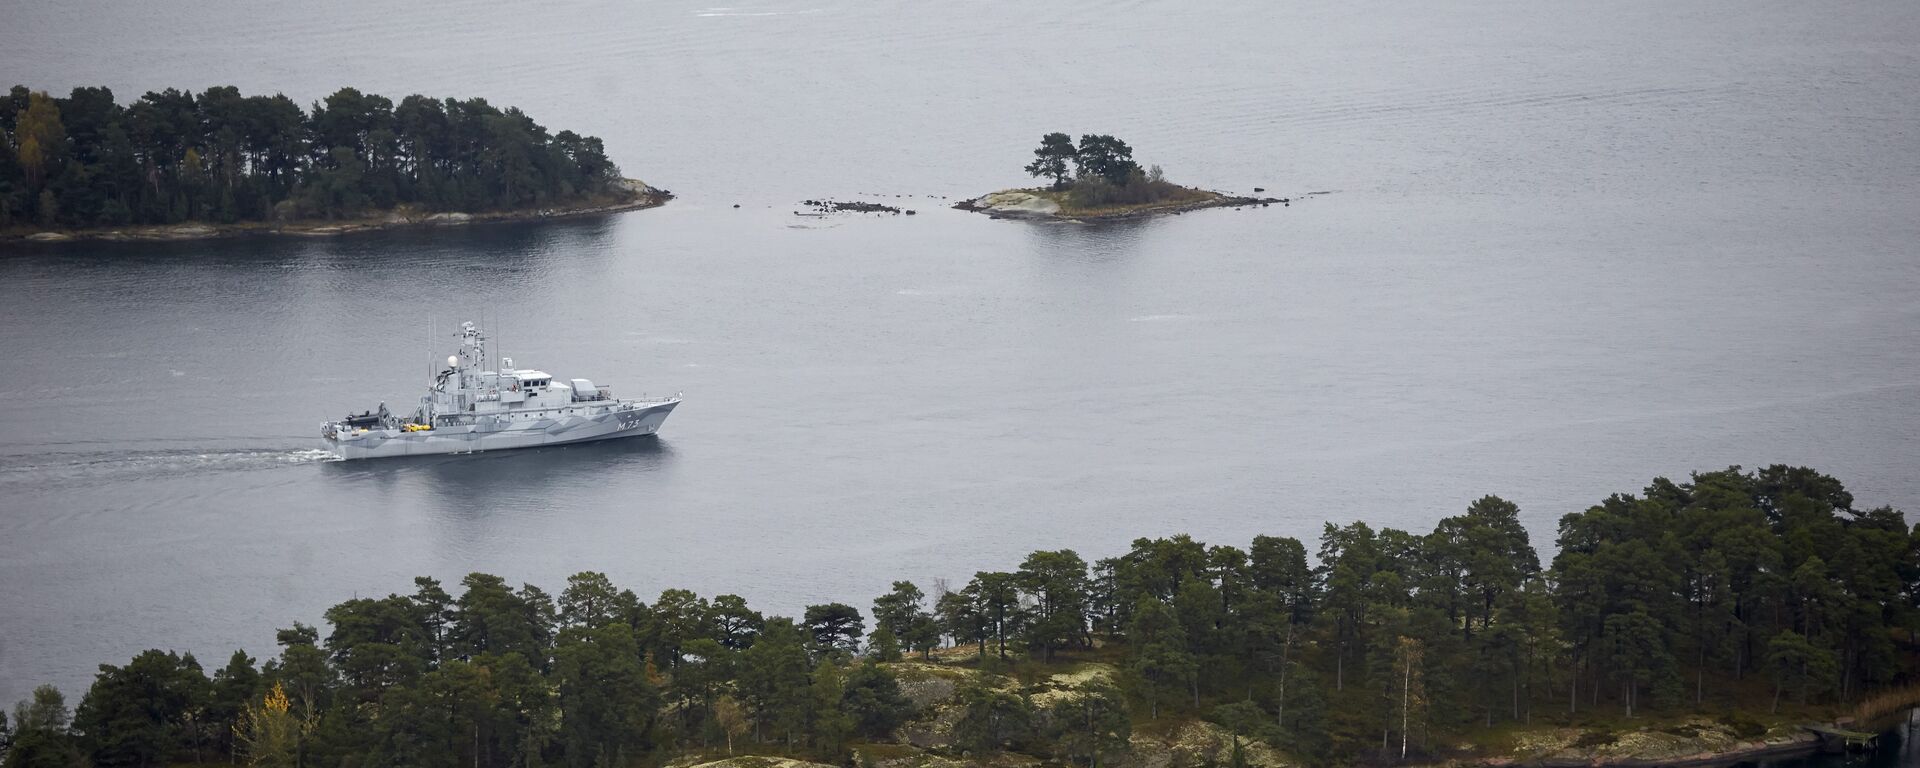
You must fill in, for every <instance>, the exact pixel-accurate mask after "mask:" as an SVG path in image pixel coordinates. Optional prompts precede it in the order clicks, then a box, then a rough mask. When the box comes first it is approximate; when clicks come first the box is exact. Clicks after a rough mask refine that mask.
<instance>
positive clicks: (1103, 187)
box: [956, 133, 1280, 219]
mask: <svg viewBox="0 0 1920 768" xmlns="http://www.w3.org/2000/svg"><path fill="white" fill-rule="evenodd" d="M1033 156H1034V159H1033V162H1031V163H1028V164H1027V166H1026V169H1025V170H1026V172H1027V174H1028V175H1029V176H1034V177H1037V178H1041V179H1047V180H1050V181H1051V183H1050V184H1049V185H1048V186H1046V187H1039V188H1032V189H1013V190H1004V191H1001V192H995V193H992V194H989V195H985V196H982V197H979V198H975V199H973V200H967V201H962V202H961V203H959V204H958V205H957V206H956V207H958V208H960V209H962V210H971V211H981V212H985V213H991V214H996V215H1007V216H1028V217H1056V218H1072V219H1111V218H1127V217H1132V216H1140V215H1145V214H1151V213H1168V212H1177V211H1185V210H1192V209H1195V208H1208V207H1216V206H1223V205H1261V204H1265V203H1274V202H1280V201H1279V200H1275V199H1271V198H1248V197H1236V196H1231V195H1223V194H1220V193H1218V192H1210V191H1207V190H1203V189H1195V188H1193V187H1184V186H1181V185H1179V184H1175V183H1173V182H1170V181H1167V180H1166V176H1165V174H1163V173H1162V172H1161V171H1160V166H1157V165H1155V166H1149V167H1144V168H1143V167H1142V166H1141V165H1140V164H1139V163H1138V162H1136V161H1135V160H1134V159H1133V148H1132V147H1130V146H1128V145H1127V143H1126V142H1125V141H1122V140H1120V139H1117V138H1114V137H1113V136H1110V135H1106V134H1086V135H1082V136H1081V137H1080V143H1079V144H1077V145H1076V144H1075V143H1074V141H1073V138H1072V137H1070V136H1068V135H1067V134H1064V133H1049V134H1047V135H1045V136H1043V137H1041V139H1040V147H1039V148H1038V149H1035V150H1034V151H1033Z"/></svg>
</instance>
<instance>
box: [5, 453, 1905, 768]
mask: <svg viewBox="0 0 1920 768" xmlns="http://www.w3.org/2000/svg"><path fill="white" fill-rule="evenodd" d="M1557 544H1558V552H1557V553H1556V554H1554V555H1553V557H1552V560H1551V561H1550V562H1548V563H1545V564H1543V563H1542V562H1541V560H1540V557H1539V555H1538V553H1536V552H1535V550H1534V549H1533V547H1532V546H1531V545H1530V543H1529V539H1528V533H1527V531H1526V529H1525V528H1523V527H1522V526H1521V524H1520V522H1519V509H1518V508H1517V507H1516V506H1515V505H1514V504H1512V503H1510V502H1507V501H1504V500H1502V499H1500V498H1497V497H1493V496H1487V497H1485V498H1482V499H1479V500H1478V501H1475V502H1473V503H1472V504H1471V505H1470V506H1468V507H1467V508H1466V509H1465V510H1464V512H1462V513H1461V514H1458V515H1455V516H1451V517H1446V518H1444V519H1441V520H1439V521H1438V523H1437V525H1435V526H1434V528H1433V529H1432V530H1431V531H1429V532H1426V533H1415V532H1410V531H1402V530H1397V529H1393V528H1378V529H1376V528H1374V527H1372V526H1370V525H1368V524H1366V523H1364V522H1350V523H1344V524H1335V523H1328V524H1326V526H1325V527H1324V530H1323V531H1322V533H1321V535H1320V538H1319V541H1318V542H1317V546H1314V547H1313V548H1311V549H1310V545H1309V544H1308V543H1306V542H1301V541H1299V540H1297V539H1293V538H1287V537H1275V536H1257V537H1254V538H1253V539H1252V540H1251V541H1250V542H1246V546H1244V547H1241V546H1233V545H1225V544H1221V545H1207V544H1204V543H1202V542H1199V541H1195V540H1193V539H1191V538H1188V537H1186V536H1173V537H1170V538H1158V539H1144V538H1143V539H1139V540H1136V541H1134V542H1133V544H1132V547H1131V549H1130V550H1128V551H1127V552H1125V553H1121V554H1118V555H1115V556H1113V557H1108V558H1104V559H1099V560H1095V561H1093V562H1089V561H1087V560H1086V559H1084V558H1083V557H1082V556H1080V555H1079V554H1077V553H1075V552H1073V551H1071V550H1058V551H1041V552H1034V553H1032V554H1030V555H1028V556H1027V557H1026V558H1025V559H1024V560H1023V561H1022V562H1020V563H1018V564H1017V566H1015V567H1013V568H1011V569H1009V570H988V571H981V572H979V573H976V574H974V575H973V577H972V578H971V579H970V580H968V581H967V582H966V583H965V584H963V585H955V588H953V589H948V588H946V586H947V585H945V584H944V583H937V584H934V585H930V586H931V589H926V588H923V587H921V586H920V585H916V584H913V583H910V582H907V581H898V582H894V583H893V585H892V589H891V590H890V591H889V592H887V593H886V594H884V595H881V596H879V597H877V598H875V599H874V600H873V602H872V605H871V609H870V611H868V612H866V613H864V614H863V613H862V612H861V611H860V610H859V609H857V608H855V607H854V606H851V605H846V604H842V603H824V604H820V605H813V606H808V607H807V608H806V609H805V610H804V612H802V613H801V614H800V615H799V616H796V617H783V616H770V615H763V614H762V613H761V612H759V611H756V610H754V609H753V608H751V607H749V605H748V604H747V602H746V601H745V600H743V599H741V598H740V597H738V596H734V595H719V596H716V597H712V598H705V597H700V596H698V595H695V594H694V593H692V592H688V591H685V590H679V589H669V590H667V591H665V592H663V593H661V595H660V596H659V597H658V598H657V599H655V600H653V601H652V602H647V601H644V600H642V599H641V598H639V597H638V596H637V595H635V594H634V593H633V592H631V591H628V590H624V589H620V588H619V587H617V586H615V585H614V584H612V583H611V582H610V581H609V580H608V579H607V577H606V576H604V575H602V574H599V573H580V574H578V575H575V576H573V577H572V578H570V579H568V580H567V583H566V584H565V585H564V587H562V588H561V589H560V590H559V592H558V593H557V594H555V593H551V592H548V591H546V590H543V589H541V588H539V587H536V586H533V585H522V586H520V587H518V588H515V587H513V586H512V585H510V584H509V583H508V582H506V581H505V580H503V579H501V578H499V577H496V576H490V575H486V574H479V573H476V574H472V575H470V576H467V577H466V578H465V579H464V580H462V582H461V583H460V585H459V587H458V591H459V595H458V596H455V595H454V594H452V593H451V592H450V591H449V590H448V589H446V588H445V587H444V586H443V585H442V584H440V583H438V582H436V581H434V580H432V579H428V578H420V579H416V580H415V582H414V589H413V591H412V592H411V593H409V594H393V595H388V596H386V597H384V598H357V599H353V600H348V601H346V602H343V603H340V604H339V605H336V606H334V607H333V608H331V609H329V610H328V611H326V613H325V617H324V618H325V620H326V626H325V628H324V629H322V628H318V627H313V626H307V625H304V624H299V623H295V624H294V625H293V626H292V627H290V628H288V629H285V630H281V631H280V632H279V635H278V637H279V648H278V650H277V651H276V652H275V653H273V654H271V655H269V656H267V657H265V658H264V662H263V663H262V661H261V660H259V659H256V658H255V657H253V656H250V655H248V654H247V653H244V652H238V651H236V652H234V653H233V654H232V656H231V657H230V658H228V659H226V660H225V661H224V662H221V663H219V665H218V668H217V669H213V670H212V671H211V674H209V671H208V668H207V667H206V666H203V665H202V663H201V662H200V661H199V660H198V659H197V658H195V656H193V655H192V654H184V653H175V652H172V651H161V650H152V651H146V652H144V653H141V654H140V655H138V656H136V657H134V658H133V659H132V660H131V661H130V662H128V663H126V664H124V665H118V666H116V665H102V666H101V667H100V672H99V675H98V677H97V679H96V680H95V682H94V683H93V685H92V687H91V688H90V689H89V690H88V691H86V692H85V695H84V696H83V697H81V699H80V700H79V703H78V706H77V708H72V709H69V707H68V706H67V704H66V701H65V699H64V698H63V697H62V695H61V693H60V692H59V691H58V690H56V689H54V688H52V687H42V688H41V689H39V690H37V691H35V693H34V694H33V696H32V698H31V699H30V700H29V701H26V702H23V703H22V704H21V705H20V707H19V708H18V709H16V710H15V712H14V715H13V717H12V718H11V720H10V721H8V722H7V725H6V726H5V727H4V728H0V733H5V734H7V735H6V736H5V737H4V741H5V742H6V743H7V744H9V745H10V746H9V748H8V751H7V754H6V756H5V758H4V765H6V766H9V767H10V768H11V767H13V766H72V765H80V764H86V763H91V764H94V765H100V766H155V765H167V764H169V763H184V762H188V761H191V762H193V763H196V764H198V763H216V762H218V763H226V762H229V761H235V762H240V763H244V764H246V765H255V766H376V765H407V766H446V767H447V768H455V767H456V766H468V767H478V768H505V767H508V766H542V765H555V766H560V765H564V766H578V767H580V768H586V767H588V766H654V765H662V764H674V765H690V764H694V763H701V762H708V761H729V762H728V763H727V764H728V765H732V766H738V767H739V768H750V767H754V766H771V765H782V764H789V763H787V762H783V761H776V760H773V759H771V758H772V757H775V756H777V757H780V758H782V759H783V760H785V759H802V760H812V761H818V762H823V763H831V764H838V765H861V766H885V767H889V768H904V767H905V766H953V765H961V764H991V765H1003V766H1015V765H1034V764H1036V763H1044V764H1059V765H1084V766H1088V768H1098V766H1104V765H1111V766H1129V765H1140V766H1145V765H1156V766H1243V765H1268V766H1278V765H1353V764H1381V765H1385V764H1407V763H1433V762H1439V761H1443V760H1455V761H1461V762H1467V763H1473V762H1479V761H1489V762H1488V764H1494V763H1497V762H1498V761H1512V760H1519V761H1528V762H1530V763H1531V764H1538V765H1554V764H1568V765H1571V764H1582V765H1595V764H1636V763H1634V762H1633V761H1636V760H1638V761H1641V762H1640V763H1638V764H1650V763H1660V764H1667V765H1673V764H1682V763H1686V762H1687V761H1689V760H1696V759H1699V760H1706V759H1714V758H1726V757H1728V756H1736V755H1754V754H1760V753H1765V752H1768V751H1778V750H1783V749H1785V750H1793V749H1804V748H1806V747H1808V746H1809V745H1810V743H1811V741H1810V740H1811V739H1812V738H1813V737H1812V736H1811V735H1809V734H1807V733H1806V732H1804V731H1803V730H1802V729H1801V728H1800V727H1799V724H1801V723H1808V722H1834V721H1835V720H1836V718H1839V717H1842V716H1850V717H1853V718H1855V719H1854V720H1853V722H1854V723H1855V727H1857V728H1867V727H1871V724H1872V723H1873V722H1874V721H1875V718H1877V717H1881V716H1883V715H1886V714H1888V713H1892V712H1897V711H1900V710H1902V709H1903V708H1905V707H1906V706H1908V705H1910V704H1912V703H1913V702H1914V701H1915V700H1916V699H1920V687H1917V686H1915V681H1916V677H1915V675H1916V672H1917V671H1920V670H1917V669H1916V662H1917V661H1920V655H1916V650H1920V647H1917V646H1916V644H1915V630H1916V629H1917V628H1920V612H1916V610H1915V609H1916V595H1920V531H1916V530H1915V529H1913V528H1910V527H1909V526H1908V525H1907V523H1906V521H1905V519H1904V518H1903V516H1902V515H1901V513H1900V512H1898V511H1895V510H1893V509H1890V508H1885V507H1881V508H1875V509H1859V508H1856V507H1855V506H1854V500H1853V497H1852V496H1851V495H1850V494H1849V493H1848V492H1847V491H1846V490H1845V488H1843V487H1842V485H1841V483H1840V482H1839V481H1837V480H1835V479H1834V478H1832V477H1828V476H1826V475H1823V474H1820V473H1819V472H1816V471H1813V470H1811V469H1805V468H1796V467H1787V466H1771V467H1767V468H1765V469H1761V470H1757V471H1742V470H1741V469H1740V468H1738V467H1734V468H1729V469H1726V470H1721V471H1714V472H1706V473H1697V474H1694V475H1692V476H1691V478H1690V479H1688V480H1687V481H1686V482H1674V481H1671V480H1668V479H1665V478H1659V479H1655V480H1654V481H1652V483H1650V484H1649V485H1648V486H1647V487H1646V488H1645V489H1644V490H1643V491H1641V492H1640V493H1638V494H1617V495H1613V496H1609V497H1608V498H1606V499H1604V500H1602V501H1601V502H1599V503H1598V504H1596V505H1594V506H1593V507H1591V508H1589V509H1587V510H1585V511H1583V512H1577V513H1573V514H1568V515H1566V516H1565V517H1563V518H1562V519H1561V520H1560V522H1559V536H1558V541H1557ZM746 755H754V756H761V757H757V758H753V759H748V758H746V757H744V756H746Z"/></svg>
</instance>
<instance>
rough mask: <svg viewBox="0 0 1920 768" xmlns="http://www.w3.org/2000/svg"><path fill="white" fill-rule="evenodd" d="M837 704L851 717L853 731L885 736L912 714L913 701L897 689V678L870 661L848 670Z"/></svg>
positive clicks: (862, 734) (871, 735)
mask: <svg viewBox="0 0 1920 768" xmlns="http://www.w3.org/2000/svg"><path fill="white" fill-rule="evenodd" d="M840 706H841V709H843V710H844V711H845V712H846V713H847V715H848V716H849V717H852V718H853V732H854V733H856V734H858V735H860V736H864V737H867V738H870V739H880V738H884V737H885V736H886V735H887V734H889V733H892V732H893V729H895V728H898V727H900V724H901V723H904V722H906V720H907V718H908V717H911V716H912V715H913V702H910V701H908V700H907V697H906V696H904V695H902V694H901V693H900V681H899V680H897V679H895V678H894V676H893V673H892V672H888V671H887V670H886V668H885V667H882V666H880V665H878V664H875V663H873V662H871V661H868V662H865V663H862V664H859V665H856V666H854V667H853V669H852V670H851V671H849V672H848V673H847V678H846V681H845V692H844V693H843V695H842V697H841V705H840Z"/></svg>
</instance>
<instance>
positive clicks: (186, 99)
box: [0, 86, 651, 234]
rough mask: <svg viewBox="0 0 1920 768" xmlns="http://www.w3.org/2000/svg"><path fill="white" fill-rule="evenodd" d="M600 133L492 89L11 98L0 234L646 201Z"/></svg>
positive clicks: (88, 92)
mask: <svg viewBox="0 0 1920 768" xmlns="http://www.w3.org/2000/svg"><path fill="white" fill-rule="evenodd" d="M646 192H647V191H646V190H644V189H642V188H641V187H639V186H636V185H634V184H629V183H625V182H624V180H623V179H622V178H621V176H620V171H619V169H618V168H617V167H615V165H614V164H613V163H612V162H611V161H609V160H608V159H607V154H606V149H605V147H604V145H603V144H602V142H601V141H600V139H598V138H595V137H592V136H582V135H579V134H576V133H574V132H573V131H567V130H562V131H560V132H558V133H549V132H548V130H547V129H546V128H545V127H543V126H541V125H540V124H538V123H536V122H534V120H533V118H531V117H529V116H528V115H527V114H526V113H524V112H521V111H520V110H519V109H516V108H512V107H509V108H506V109H504V110H503V109H500V108H498V107H495V106H493V105H491V104H489V103H487V101H486V100H485V99H479V98H472V99H464V100H462V99H451V98H449V99H435V98H429V97H426V96H420V95H413V96H408V97H406V98H404V99H401V100H400V101H399V103H397V104H396V103H395V102H393V101H392V100H391V99H388V98H387V97H384V96H379V95H376V94H371V93H362V92H360V91H359V90H356V89H353V88H342V89H340V90H338V91H336V92H334V93H333V94H332V95H329V96H327V97H326V98H325V99H324V100H322V101H320V102H318V103H315V104H313V105H312V106H311V108H309V109H302V108H301V107H300V105H299V104H297V103H295V102H294V101H293V100H292V99H290V98H288V97H286V96H284V95H280V94H275V95H272V96H264V95H252V96H247V95H242V94H241V93H240V91H239V89H237V88H234V87H232V86H220V87H214V88H208V89H207V90H206V91H204V92H202V93H199V94H195V93H192V92H188V91H181V90H175V89H171V88H169V89H166V90H163V91H156V92H148V93H146V94H144V95H142V96H141V97H140V98H138V99H136V100H134V101H133V102H132V103H130V104H127V105H124V106H123V105H122V104H120V103H119V102H117V101H116V100H115V98H114V94H113V92H112V91H111V90H109V89H107V88H98V87H81V88H75V89H73V91H72V92H71V93H70V94H68V95H67V96H66V97H56V96H51V95H48V94H47V93H45V92H40V91H31V90H29V89H27V88H26V87H25V86H14V87H13V89H12V90H11V92H10V93H9V94H8V95H7V96H6V97H5V98H4V99H0V233H13V234H25V233H32V232H45V231H52V230H98V229H106V228H119V227H138V226H165V225H181V224H189V223H192V224H202V225H215V226H231V225H242V224H246V223H259V222H280V223H285V222H296V221H309V222H310V221H316V220H318V221H340V220H348V219H356V218H365V217H370V216H371V217H387V216H389V214H393V213H395V212H398V213H399V214H400V218H403V219H404V218H414V217H415V215H417V214H427V215H430V214H436V213H440V214H474V213H489V212H491V213H500V212H526V213H530V214H538V213H540V212H545V213H552V212H554V211H556V210H575V209H582V208H604V207H609V206H620V205H627V206H637V205H639V204H644V203H646V202H651V201H649V200H644V199H641V198H644V197H646Z"/></svg>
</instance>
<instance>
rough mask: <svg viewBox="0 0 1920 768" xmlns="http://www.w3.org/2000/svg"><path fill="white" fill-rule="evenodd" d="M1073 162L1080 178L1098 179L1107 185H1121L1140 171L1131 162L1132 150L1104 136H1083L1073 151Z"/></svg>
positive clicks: (1135, 164) (1120, 142) (1114, 139)
mask: <svg viewBox="0 0 1920 768" xmlns="http://www.w3.org/2000/svg"><path fill="white" fill-rule="evenodd" d="M1073 162H1074V165H1075V167H1076V170H1077V171H1078V172H1079V175H1080V178H1082V179H1087V178H1090V177H1099V178H1101V179H1105V180H1106V181H1107V183H1109V184H1123V183H1125V182H1126V180H1127V177H1128V176H1130V175H1132V174H1133V172H1134V171H1137V170H1139V169H1140V166H1139V164H1137V163H1135V162H1133V148H1132V147H1129V146H1127V143H1126V142H1124V141H1121V140H1119V139H1116V138H1114V137H1112V136H1108V135H1105V134H1084V135H1082V136H1081V137H1080V146H1079V148H1078V149H1076V150H1075V151H1074V154H1073Z"/></svg>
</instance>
